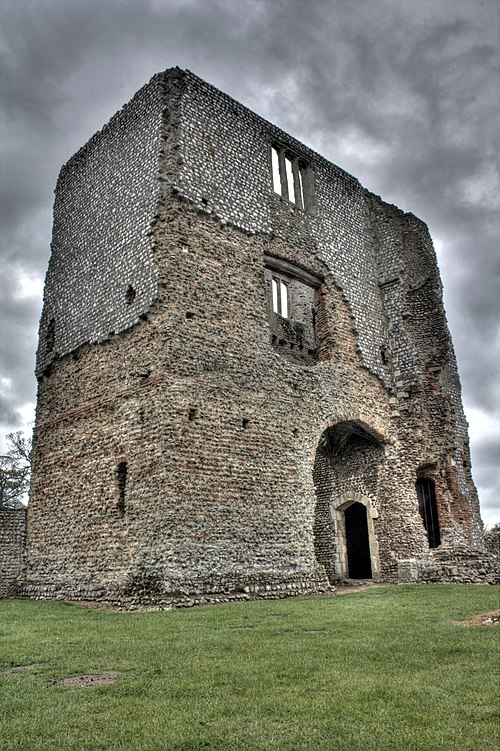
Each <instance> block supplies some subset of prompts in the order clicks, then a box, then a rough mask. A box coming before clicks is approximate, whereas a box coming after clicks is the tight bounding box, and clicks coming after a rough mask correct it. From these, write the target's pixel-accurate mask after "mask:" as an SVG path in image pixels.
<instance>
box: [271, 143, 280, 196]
mask: <svg viewBox="0 0 500 751" xmlns="http://www.w3.org/2000/svg"><path fill="white" fill-rule="evenodd" d="M271 160H272V168H273V190H274V192H275V193H278V195H281V179H280V161H279V156H278V152H277V151H276V149H275V148H274V146H273V147H272V150H271Z"/></svg>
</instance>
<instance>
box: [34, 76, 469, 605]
mask: <svg viewBox="0 0 500 751" xmlns="http://www.w3.org/2000/svg"><path fill="white" fill-rule="evenodd" d="M273 147H276V149H279V150H280V153H281V154H282V155H285V156H287V157H288V158H289V160H290V163H292V162H293V164H294V165H295V166H294V169H295V175H297V170H298V169H299V168H300V169H301V170H302V171H303V175H304V178H303V179H304V186H305V187H304V191H306V190H307V191H308V193H307V195H306V194H304V199H303V200H304V202H305V204H306V207H307V208H305V209H302V208H300V207H299V206H297V205H296V204H295V203H293V202H291V201H289V200H287V199H286V198H283V197H282V196H281V195H278V194H276V193H275V192H274V191H273V182H272V174H271V150H272V148H273ZM280 158H282V157H280ZM297 165H299V166H297ZM297 179H298V178H297V176H295V177H294V180H297ZM295 189H296V195H297V191H298V188H297V184H296V185H295ZM301 200H302V199H301ZM273 276H274V277H275V278H277V279H279V281H280V284H281V283H283V284H284V285H285V286H286V288H287V294H288V296H289V305H290V316H289V317H287V318H284V317H283V316H280V315H278V314H277V313H276V312H274V311H273V302H272V295H271V284H272V279H273ZM37 375H38V379H39V389H38V404H37V419H36V428H35V441H34V452H33V456H34V460H33V479H32V487H31V496H30V514H29V524H28V569H27V575H26V581H25V585H24V588H23V590H22V591H23V592H24V594H26V595H29V596H49V597H55V596H62V597H73V598H75V597H80V598H85V599H114V600H116V599H119V598H120V597H124V596H126V593H130V592H133V591H135V590H137V588H138V583H139V584H140V582H141V581H142V583H143V586H142V591H143V592H144V591H146V590H147V588H148V586H149V588H150V590H151V592H153V591H154V593H155V596H156V597H173V598H175V597H182V596H201V595H204V594H205V595H206V594H207V593H218V592H224V593H235V592H236V593H238V592H247V593H248V592H254V593H255V592H262V593H266V594H271V595H272V594H273V593H275V594H276V593H277V594H279V595H280V596H281V594H282V593H286V594H290V593H294V592H299V591H304V590H307V591H310V590H317V589H322V588H325V587H328V586H330V585H331V584H332V583H334V582H335V581H337V580H339V579H345V578H348V577H349V574H350V571H349V568H350V567H351V568H352V565H353V564H352V560H353V559H352V556H353V552H352V551H353V549H355V545H356V544H358V543H356V542H355V538H356V539H357V537H358V536H357V535H353V533H352V532H351V530H350V527H349V524H350V523H351V522H349V520H348V515H347V516H346V510H347V509H349V508H350V507H351V506H353V504H358V506H356V508H357V509H358V511H360V515H361V517H362V518H363V519H366V521H365V522H363V523H364V525H365V526H366V534H367V536H368V537H367V539H368V543H367V544H368V547H369V550H367V551H366V554H367V556H368V559H369V561H370V565H371V576H372V577H373V578H374V579H377V580H386V581H396V580H398V577H399V578H405V576H406V574H405V573H404V572H405V571H406V569H405V568H404V565H403V564H401V563H400V561H405V560H412V561H413V560H420V559H421V560H424V559H425V560H426V561H427V560H429V556H430V557H431V558H432V555H433V554H434V551H429V546H428V540H427V535H426V531H425V528H424V525H423V521H422V518H421V516H420V513H419V506H418V499H417V494H416V490H415V482H416V481H417V479H419V478H420V477H423V476H424V475H425V476H426V477H428V478H429V479H430V480H431V481H432V482H433V483H434V485H435V492H436V502H437V505H438V511H439V525H440V532H441V539H442V544H443V546H445V547H446V546H447V549H449V550H452V549H453V546H456V545H460V546H463V545H464V544H467V545H468V546H469V548H470V549H473V550H477V549H479V548H480V546H481V529H482V527H481V520H480V517H479V509H478V502H477V495H476V491H475V488H474V485H473V483H472V479H471V475H470V463H468V442H467V425H466V422H465V418H464V415H463V410H462V407H461V400H460V386H459V381H458V374H457V370H456V364H455V360H454V355H453V349H452V345H451V341H450V337H449V333H448V329H447V325H446V319H445V315H444V311H443V306H442V302H441V285H440V280H439V275H438V269H437V264H436V259H435V255H434V251H433V249H432V243H431V240H430V238H429V234H428V232H427V228H426V227H425V225H424V224H423V223H422V222H421V221H420V220H418V219H416V218H415V217H413V216H412V215H408V214H404V213H403V212H401V211H399V210H398V209H397V208H395V207H394V206H389V205H387V204H385V203H383V202H382V201H381V199H379V198H378V197H377V196H374V195H372V194H370V193H369V192H368V191H367V190H365V189H364V188H363V187H362V186H361V185H360V184H359V182H358V181H357V180H356V179H355V178H353V177H352V176H350V175H348V174H347V173H345V172H344V171H342V170H341V169H340V168H338V167H336V166H335V165H333V164H330V163H329V162H327V161H326V160H325V159H323V158H322V157H320V156H319V155H317V154H315V153H314V152H313V151H311V150H310V149H308V148H307V147H305V146H303V145H302V144H300V143H298V142H297V141H295V140H294V139H293V138H291V137H290V136H288V135H287V134H285V133H283V132H282V131H280V130H279V129H277V128H276V127H275V126H273V125H272V124H270V123H268V122H266V121H264V120H263V119H262V118H260V117H258V116H257V115H255V114H254V113H252V112H250V111H249V110H247V109H246V108H244V107H243V106H242V105H240V104H238V103H237V102H235V101H234V100H232V99H231V98H230V97H228V96H226V95H225V94H223V93H222V92H220V91H217V90H216V89H214V88H213V87H211V86H210V85H209V84H206V83H205V82H203V81H201V79H199V78H197V77H196V76H194V75H193V74H192V73H190V72H188V71H181V70H179V69H172V70H169V71H166V72H165V73H163V74H159V75H157V76H155V77H154V78H153V79H152V81H151V82H150V84H148V85H147V86H145V87H144V88H143V89H142V90H141V91H140V92H139V93H138V94H137V95H136V97H134V99H133V100H132V101H131V102H130V103H129V104H128V105H126V106H125V107H124V108H123V109H122V110H121V111H120V112H119V113H118V114H117V115H115V116H114V117H113V118H112V120H111V121H110V123H109V124H108V125H107V126H106V127H105V128H104V129H103V130H102V131H101V132H100V133H98V134H96V135H95V136H94V137H93V138H92V139H91V141H90V142H89V143H88V144H87V145H86V146H84V147H83V148H82V149H81V150H80V151H79V152H78V153H77V154H76V155H75V157H73V159H72V160H70V161H69V162H68V164H67V165H65V167H64V168H63V169H62V171H61V175H60V177H59V181H58V185H57V190H56V202H55V208H54V235H53V245H52V256H51V262H50V267H49V271H48V273H47V279H46V286H45V297H44V310H43V314H42V320H41V326H40V344H39V350H38V358H37ZM422 473H424V474H422ZM346 520H347V521H346ZM360 539H361V538H360ZM359 544H361V543H359ZM353 546H354V548H353ZM414 569H415V567H414ZM412 570H413V569H412ZM421 570H422V571H423V568H422V567H421ZM402 572H403V573H402ZM134 588H135V590H134ZM140 588H141V587H139V589H140ZM280 593H281V594H280Z"/></svg>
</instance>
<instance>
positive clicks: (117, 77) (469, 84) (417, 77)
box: [0, 0, 500, 503]
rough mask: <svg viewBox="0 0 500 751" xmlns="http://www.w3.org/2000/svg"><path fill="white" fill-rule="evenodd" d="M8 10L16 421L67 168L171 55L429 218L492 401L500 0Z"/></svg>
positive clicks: (17, 3)
mask: <svg viewBox="0 0 500 751" xmlns="http://www.w3.org/2000/svg"><path fill="white" fill-rule="evenodd" d="M0 12H1V18H0V21H1V27H2V28H3V38H2V44H1V45H0V49H1V50H2V65H3V75H2V79H1V85H2V111H3V120H2V122H3V133H2V135H3V134H5V137H3V138H2V144H1V145H2V171H1V174H2V178H1V179H2V183H1V205H2V210H1V213H0V221H1V222H2V232H1V233H0V246H1V251H0V252H1V258H2V259H3V263H4V266H2V281H3V283H4V285H5V286H4V288H3V294H2V296H1V298H0V315H1V316H2V330H3V331H9V332H12V334H11V335H9V337H8V339H9V340H7V341H4V339H5V337H4V336H2V344H1V345H0V374H2V375H5V376H8V377H10V378H11V380H12V383H13V391H12V392H11V394H12V403H9V404H8V405H3V409H4V410H6V409H8V411H9V415H10V418H12V417H13V416H15V415H16V414H17V413H16V408H17V407H19V406H20V405H21V404H23V403H24V402H26V401H29V400H30V399H31V398H32V394H33V392H34V379H33V376H32V368H33V357H34V353H33V349H34V346H35V340H36V329H37V323H38V317H39V314H40V310H39V307H38V309H37V306H39V304H40V303H39V301H36V300H35V299H31V298H27V299H19V298H18V297H16V295H15V294H14V290H15V281H16V279H17V278H18V276H19V274H20V273H21V272H23V273H27V274H33V273H36V274H39V275H41V274H43V273H44V271H45V268H46V265H47V260H48V252H49V244H50V231H51V226H50V225H51V211H52V202H53V189H54V187H55V181H56V178H57V173H58V170H59V168H60V167H61V165H62V164H63V163H64V162H65V161H67V159H68V158H69V157H70V156H71V155H72V153H74V152H75V151H76V150H77V149H78V148H79V147H80V146H81V145H83V143H85V141H86V140H88V138H89V137H90V136H91V135H92V133H93V132H95V131H96V130H97V129H99V128H100V127H102V125H104V123H105V122H106V121H107V120H108V119H109V117H110V116H111V115H113V113H114V112H115V111H116V110H117V109H119V108H120V107H121V106H122V104H123V103H124V102H126V101H127V100H128V99H130V97H131V96H132V95H133V94H134V92H135V91H136V90H137V89H138V88H139V87H140V86H141V85H142V84H144V83H145V82H146V81H147V80H149V78H150V77H151V76H152V75H153V74H154V73H156V72H157V71H159V70H163V69H165V68H167V67H171V66H172V65H179V66H180V67H187V68H190V69H191V70H193V71H194V72H195V73H197V74H198V75H200V76H201V77H202V78H205V80H208V81H209V82H211V83H213V84H214V85H215V86H218V87H219V88H221V89H223V90H224V91H226V92H227V93H229V94H230V95H232V96H234V97H235V98H236V99H238V100H240V101H242V102H243V103H244V104H246V105H247V106H249V107H251V108H252V109H254V110H255V111H257V112H259V113H260V114H262V115H263V116H264V117H266V118H268V119H270V120H271V121H272V122H275V123H276V124H277V125H279V126H280V127H282V128H283V129H284V130H287V131H288V132H291V133H292V134H293V135H295V136H297V137H298V138H299V139H300V140H302V141H304V142H305V143H307V144H308V145H309V146H311V147H312V148H314V149H316V150H317V151H319V152H320V153H322V154H323V155H324V156H326V157H327V158H328V159H330V160H331V161H333V162H334V163H336V164H339V165H340V166H341V167H343V168H344V169H346V170H347V171H349V172H351V173H352V174H354V175H355V176H356V177H358V179H359V180H360V181H361V182H362V184H363V185H365V186H366V187H367V188H368V189H370V190H372V191H373V192H375V193H378V194H380V195H381V196H382V197H383V198H384V200H387V201H388V202H391V203H395V204H397V205H399V206H400V207H401V208H402V209H404V210H405V211H412V212H413V213H415V214H416V215H417V216H419V217H421V218H422V219H423V220H424V221H426V222H427V223H428V225H429V227H430V230H431V234H432V236H433V237H434V239H435V240H436V241H438V242H437V245H438V248H439V250H440V256H439V260H440V265H441V268H442V273H443V281H444V285H445V303H446V308H447V314H448V318H449V321H450V327H451V330H452V334H453V337H454V342H455V348H456V351H457V358H458V362H459V367H460V372H461V377H462V382H463V388H464V394H465V396H466V402H467V403H468V404H469V405H471V406H475V407H477V408H480V409H482V410H484V412H485V413H486V414H494V412H495V410H496V409H498V390H497V388H498V387H497V386H496V383H497V380H498V379H497V377H496V362H495V358H496V357H498V354H497V348H498V325H497V323H496V321H498V305H499V300H500V294H499V290H498V288H497V281H496V274H497V271H496V267H495V263H496V262H495V258H496V247H497V242H498V226H497V222H496V215H495V213H494V212H495V207H494V201H493V200H492V196H494V195H495V193H494V191H495V189H494V187H493V188H492V187H491V180H492V178H491V175H492V174H493V171H492V162H493V160H494V158H495V152H496V150H497V135H496V132H495V129H496V125H495V123H496V122H498V101H499V100H500V96H499V92H498V80H499V77H498V52H497V50H498V23H499V20H500V5H499V4H498V3H497V2H496V1H495V0H483V1H482V2H471V0H439V1H436V0H419V2H418V3H415V2H414V0H356V2H352V0H169V2H163V1H162V0H143V1H142V2H140V3H139V2H137V1H136V0H105V1H103V0H86V1H85V2H80V1H79V0H36V1H32V0H4V3H3V5H2V10H1V11H0ZM496 190H498V188H497V189H496ZM483 194H484V195H483ZM499 359H500V358H499ZM495 400H496V401H495ZM10 418H9V419H10ZM16 419H17V418H16ZM485 440H486V442H487V443H489V441H490V437H489V436H486V438H485ZM486 451H487V450H486V448H484V447H480V448H477V449H476V448H474V469H475V472H476V476H477V477H478V478H480V480H481V483H480V484H481V489H482V492H483V489H484V499H485V500H484V502H485V503H486V502H488V503H489V502H490V499H491V497H492V496H491V493H492V492H493V491H491V490H490V489H488V488H489V485H488V488H487V487H486V481H487V475H488V473H489V472H490V463H489V462H490V459H489V454H487V453H486ZM498 497H500V495H499V496H498Z"/></svg>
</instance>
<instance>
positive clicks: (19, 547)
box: [0, 507, 26, 597]
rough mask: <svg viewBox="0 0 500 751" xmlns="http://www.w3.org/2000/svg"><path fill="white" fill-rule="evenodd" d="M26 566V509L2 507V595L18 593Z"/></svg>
mask: <svg viewBox="0 0 500 751" xmlns="http://www.w3.org/2000/svg"><path fill="white" fill-rule="evenodd" d="M25 568H26V509H25V508H18V509H10V508H3V507H0V597H11V596H13V595H15V594H16V590H17V586H18V583H19V581H20V580H21V579H22V577H23V575H24V572H25Z"/></svg>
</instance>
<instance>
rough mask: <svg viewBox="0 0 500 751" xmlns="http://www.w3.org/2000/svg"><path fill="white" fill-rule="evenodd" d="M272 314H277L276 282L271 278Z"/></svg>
mask: <svg viewBox="0 0 500 751" xmlns="http://www.w3.org/2000/svg"><path fill="white" fill-rule="evenodd" d="M271 289H272V299H273V313H279V312H280V311H279V297H278V280H277V279H275V278H274V277H273V279H272V281H271Z"/></svg>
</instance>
